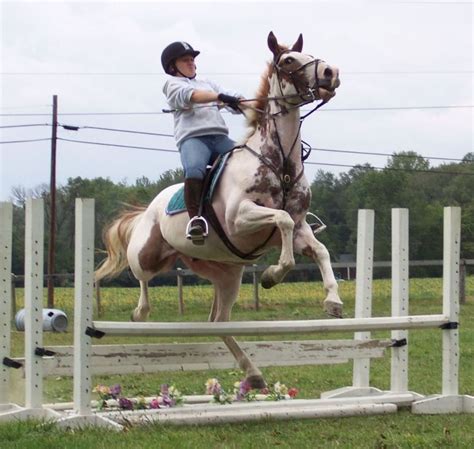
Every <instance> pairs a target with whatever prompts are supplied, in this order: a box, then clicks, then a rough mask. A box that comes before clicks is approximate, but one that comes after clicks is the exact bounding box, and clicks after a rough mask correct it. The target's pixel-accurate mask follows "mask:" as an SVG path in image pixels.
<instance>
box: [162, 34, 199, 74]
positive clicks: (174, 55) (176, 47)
mask: <svg viewBox="0 0 474 449" xmlns="http://www.w3.org/2000/svg"><path fill="white" fill-rule="evenodd" d="M199 53H200V52H199V51H197V50H194V48H193V47H191V45H189V44H188V43H187V42H183V41H181V42H173V43H171V44H169V45H168V46H167V47H166V48H165V49H164V50H163V53H161V65H162V66H163V70H164V71H165V73H167V74H168V75H174V73H172V72H171V71H170V68H171V65H172V64H173V63H174V61H176V59H178V58H181V56H185V55H191V56H192V57H193V58H195V57H196V56H197V55H198V54H199Z"/></svg>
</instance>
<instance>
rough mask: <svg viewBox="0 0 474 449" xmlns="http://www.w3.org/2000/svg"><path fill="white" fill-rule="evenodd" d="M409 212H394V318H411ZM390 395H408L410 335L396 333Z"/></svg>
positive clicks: (405, 332) (395, 331)
mask: <svg viewBox="0 0 474 449" xmlns="http://www.w3.org/2000/svg"><path fill="white" fill-rule="evenodd" d="M408 217H409V212H408V209H392V316H408V298H409V291H410V290H409V287H410V286H409V260H410V253H409V237H408V235H409V234H408V223H409V220H408ZM392 339H393V340H394V341H395V342H396V345H395V346H394V347H393V348H392V362H391V376H390V391H392V392H397V393H404V392H407V391H408V346H407V340H408V331H407V330H405V329H403V330H394V331H392Z"/></svg>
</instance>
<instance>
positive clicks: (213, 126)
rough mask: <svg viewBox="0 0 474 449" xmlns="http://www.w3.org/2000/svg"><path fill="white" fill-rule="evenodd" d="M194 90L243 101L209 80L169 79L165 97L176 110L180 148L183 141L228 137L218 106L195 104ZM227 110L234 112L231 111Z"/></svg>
mask: <svg viewBox="0 0 474 449" xmlns="http://www.w3.org/2000/svg"><path fill="white" fill-rule="evenodd" d="M194 90H208V91H211V92H216V93H218V94H221V93H223V94H226V95H233V96H234V97H242V95H241V94H239V93H237V92H232V91H228V90H224V89H222V88H221V87H220V86H218V85H217V84H215V83H213V82H212V81H209V80H199V79H196V78H194V79H188V78H184V77H178V76H172V77H170V78H169V79H168V81H166V83H165V85H164V86H163V93H164V94H165V96H166V101H167V102H168V104H169V106H170V107H171V109H176V111H175V112H174V113H173V114H174V137H175V139H176V145H177V146H178V147H179V146H180V144H181V143H182V142H183V140H184V139H188V138H190V137H197V136H208V135H212V134H224V135H228V134H229V129H228V128H227V125H226V124H225V122H224V119H223V118H222V116H221V113H220V112H219V108H218V106H217V103H216V102H213V103H202V104H195V103H192V102H191V95H192V94H193V91H194ZM202 106H206V107H202ZM207 106H209V107H207ZM193 107H194V108H193ZM228 109H229V110H230V111H231V112H234V111H233V110H231V109H230V108H228Z"/></svg>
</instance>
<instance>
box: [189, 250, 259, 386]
mask: <svg viewBox="0 0 474 449" xmlns="http://www.w3.org/2000/svg"><path fill="white" fill-rule="evenodd" d="M183 260H184V261H185V263H186V264H187V265H188V266H189V267H190V268H191V269H192V270H193V271H194V272H195V273H196V274H198V275H199V276H202V277H204V278H206V279H209V280H210V281H211V282H212V283H213V284H214V302H213V304H212V310H211V313H210V315H209V321H214V322H217V321H229V320H230V314H231V311H232V306H233V305H234V303H235V301H236V300H237V296H238V294H239V290H240V285H241V282H242V274H243V267H242V266H238V265H228V264H222V263H217V262H206V261H193V260H191V259H187V258H186V259H185V258H183ZM222 340H223V341H224V343H225V345H226V346H227V348H228V349H229V351H230V352H231V353H232V355H233V356H234V357H235V359H236V361H237V363H238V364H239V367H240V369H242V370H243V371H244V372H245V375H246V381H247V383H248V384H249V385H250V386H251V387H252V388H264V387H265V386H266V384H265V381H264V380H263V376H262V372H261V371H260V370H259V369H258V368H257V367H256V366H255V365H254V364H253V363H252V361H251V360H250V359H249V358H248V356H247V354H245V352H244V351H243V350H242V349H241V348H240V346H239V344H238V343H237V341H236V340H235V338H234V337H222Z"/></svg>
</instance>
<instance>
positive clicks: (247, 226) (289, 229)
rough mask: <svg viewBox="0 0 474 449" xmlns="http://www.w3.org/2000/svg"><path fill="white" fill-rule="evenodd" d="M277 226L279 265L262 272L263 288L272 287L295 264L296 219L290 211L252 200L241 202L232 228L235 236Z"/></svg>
mask: <svg viewBox="0 0 474 449" xmlns="http://www.w3.org/2000/svg"><path fill="white" fill-rule="evenodd" d="M272 226H276V227H277V228H278V230H279V231H280V233H281V253H280V259H279V260H278V265H271V266H269V267H268V268H267V269H266V270H265V271H264V272H263V274H262V286H263V288H271V287H273V286H274V285H276V284H278V283H279V282H281V281H282V279H283V278H284V277H285V275H286V273H288V271H290V270H291V269H292V268H293V267H294V266H295V258H294V256H293V228H294V226H295V223H294V221H293V220H292V218H291V217H290V215H289V214H288V212H286V211H284V210H279V209H270V208H268V207H263V206H258V205H257V204H255V203H254V202H252V201H250V200H244V201H242V202H241V204H240V206H239V209H238V213H237V216H236V217H235V221H234V226H233V228H232V235H233V236H242V235H246V234H251V233H253V232H258V231H260V230H261V229H263V228H269V229H271V227H272Z"/></svg>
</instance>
